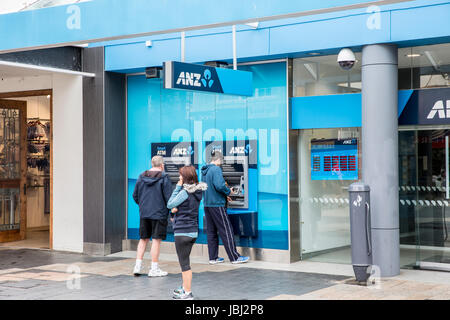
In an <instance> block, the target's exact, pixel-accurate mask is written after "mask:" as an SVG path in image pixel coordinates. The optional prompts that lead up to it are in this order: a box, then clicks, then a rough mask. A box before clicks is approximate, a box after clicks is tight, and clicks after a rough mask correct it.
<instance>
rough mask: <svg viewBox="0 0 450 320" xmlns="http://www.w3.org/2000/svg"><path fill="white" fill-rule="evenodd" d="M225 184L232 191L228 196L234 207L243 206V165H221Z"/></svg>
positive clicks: (230, 163)
mask: <svg viewBox="0 0 450 320" xmlns="http://www.w3.org/2000/svg"><path fill="white" fill-rule="evenodd" d="M222 172H223V177H224V179H225V182H226V183H227V185H228V187H229V188H230V189H231V190H232V194H230V197H231V199H232V200H233V202H234V204H233V205H235V206H240V205H244V202H245V169H244V165H243V163H232V162H228V163H227V162H225V163H224V164H223V165H222Z"/></svg>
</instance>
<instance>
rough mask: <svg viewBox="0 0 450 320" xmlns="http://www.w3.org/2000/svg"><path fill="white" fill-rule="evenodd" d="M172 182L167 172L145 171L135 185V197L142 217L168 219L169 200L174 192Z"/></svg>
mask: <svg viewBox="0 0 450 320" xmlns="http://www.w3.org/2000/svg"><path fill="white" fill-rule="evenodd" d="M172 190H173V187H172V183H171V182H170V179H169V176H168V175H167V173H165V172H162V171H145V172H144V173H142V174H141V175H140V176H139V179H138V180H137V182H136V186H135V187H134V192H133V199H134V201H135V202H136V203H137V204H138V205H139V215H140V217H141V219H153V220H162V219H167V217H168V215H169V210H167V201H169V199H170V195H171V194H172Z"/></svg>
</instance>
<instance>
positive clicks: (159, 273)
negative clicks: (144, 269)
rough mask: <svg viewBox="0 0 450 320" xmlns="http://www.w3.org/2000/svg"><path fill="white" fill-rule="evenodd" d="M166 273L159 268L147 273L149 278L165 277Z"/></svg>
mask: <svg viewBox="0 0 450 320" xmlns="http://www.w3.org/2000/svg"><path fill="white" fill-rule="evenodd" d="M167 275H168V273H167V272H166V271H162V270H161V269H160V268H157V269H150V271H149V272H148V276H149V277H165V276H167Z"/></svg>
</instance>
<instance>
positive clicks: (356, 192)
mask: <svg viewBox="0 0 450 320" xmlns="http://www.w3.org/2000/svg"><path fill="white" fill-rule="evenodd" d="M348 192H349V196H350V202H349V205H350V233H351V247H352V265H353V271H354V272H355V277H356V281H358V282H366V281H367V279H368V278H369V276H370V273H368V271H367V270H368V268H369V267H370V266H371V265H372V239H371V229H370V187H369V186H368V185H365V184H364V183H362V182H356V183H353V184H351V185H350V186H349V188H348Z"/></svg>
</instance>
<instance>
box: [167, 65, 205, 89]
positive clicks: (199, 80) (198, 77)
mask: <svg viewBox="0 0 450 320" xmlns="http://www.w3.org/2000/svg"><path fill="white" fill-rule="evenodd" d="M211 78H212V76H211V71H210V70H208V69H206V70H205V71H204V72H203V75H202V74H200V73H194V72H185V71H182V72H180V75H179V76H178V79H177V82H176V84H177V85H183V86H191V87H202V86H203V87H204V88H211V87H212V86H213V84H214V80H213V79H211Z"/></svg>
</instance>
